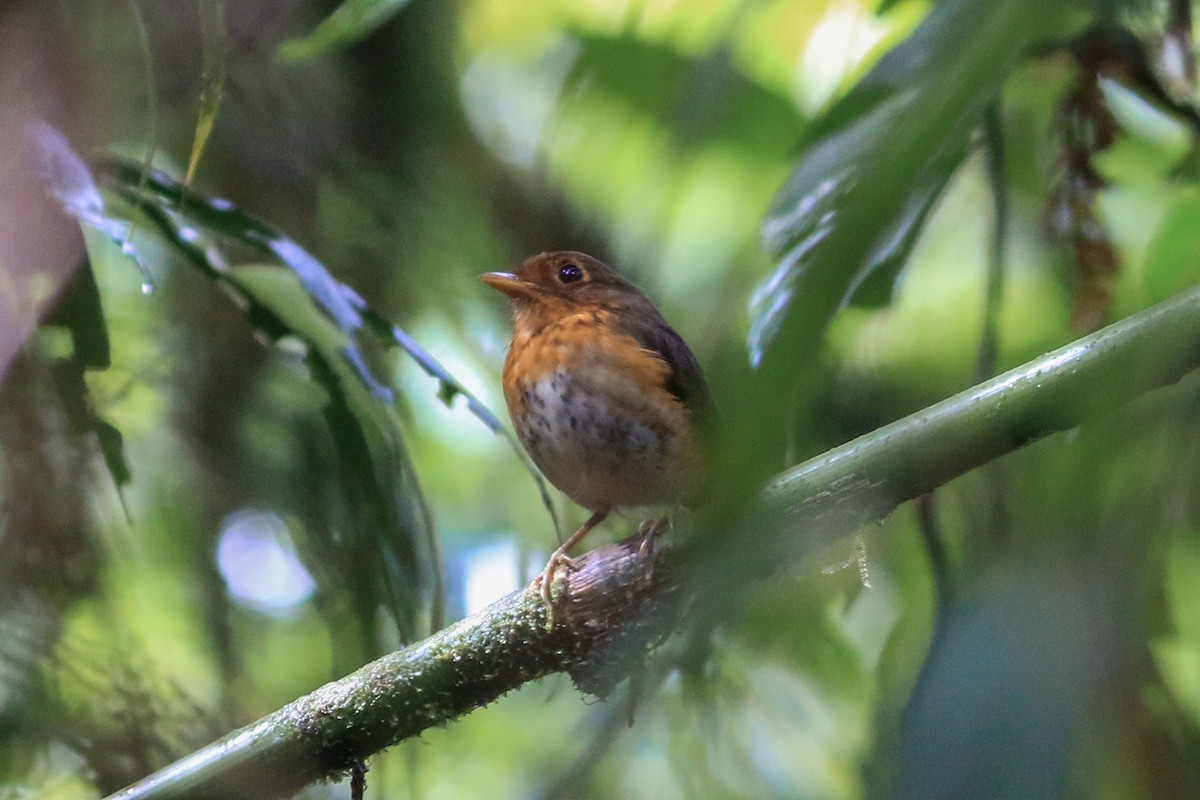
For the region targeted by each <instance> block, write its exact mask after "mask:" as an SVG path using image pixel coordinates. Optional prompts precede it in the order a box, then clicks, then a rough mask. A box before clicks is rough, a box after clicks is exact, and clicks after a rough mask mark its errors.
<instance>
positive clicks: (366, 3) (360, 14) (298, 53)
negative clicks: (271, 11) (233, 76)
mask: <svg viewBox="0 0 1200 800" xmlns="http://www.w3.org/2000/svg"><path fill="white" fill-rule="evenodd" d="M406 5H408V0H344V2H343V3H342V4H341V5H340V6H338V7H337V9H336V10H335V11H334V12H333V13H332V14H330V15H329V17H328V18H327V19H325V21H324V22H322V23H321V24H320V25H318V26H317V27H316V30H314V31H313V32H312V33H310V34H309V35H308V36H305V37H303V38H300V39H289V40H288V41H286V42H284V43H283V44H281V45H280V46H279V57H280V59H281V60H283V61H303V60H304V59H306V58H312V57H313V56H317V55H320V54H322V53H327V52H329V51H330V50H336V49H337V48H339V47H345V46H346V45H348V44H352V43H354V42H356V41H358V40H359V39H362V38H364V37H366V36H368V35H369V34H371V33H372V32H374V31H375V30H376V29H377V28H379V27H380V26H381V25H383V24H384V23H385V22H387V21H388V20H389V19H391V17H392V16H393V15H394V14H396V13H397V12H399V11H400V9H402V8H404V6H406Z"/></svg>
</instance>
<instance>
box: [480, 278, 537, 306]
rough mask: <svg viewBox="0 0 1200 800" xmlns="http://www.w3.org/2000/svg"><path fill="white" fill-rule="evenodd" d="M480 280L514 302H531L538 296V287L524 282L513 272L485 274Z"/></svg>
mask: <svg viewBox="0 0 1200 800" xmlns="http://www.w3.org/2000/svg"><path fill="white" fill-rule="evenodd" d="M479 278H480V279H481V280H482V281H483V282H484V283H486V284H487V285H488V286H490V287H492V288H493V289H495V290H496V291H498V292H504V293H505V294H506V295H508V296H509V297H511V298H512V299H513V300H530V299H533V297H535V296H536V294H537V287H535V286H534V285H533V284H532V283H529V282H528V281H523V280H521V279H520V278H518V277H517V276H516V275H514V274H513V273H511V272H485V273H483V274H482V275H480V276H479Z"/></svg>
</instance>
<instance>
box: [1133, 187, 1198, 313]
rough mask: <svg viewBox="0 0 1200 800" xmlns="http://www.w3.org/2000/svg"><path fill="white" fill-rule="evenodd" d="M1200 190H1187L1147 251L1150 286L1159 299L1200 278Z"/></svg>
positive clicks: (1151, 297) (1148, 283)
mask: <svg viewBox="0 0 1200 800" xmlns="http://www.w3.org/2000/svg"><path fill="white" fill-rule="evenodd" d="M1197 219H1200V190H1197V189H1195V188H1191V189H1188V190H1187V191H1185V192H1183V193H1182V194H1181V195H1180V197H1179V199H1178V200H1177V201H1176V203H1175V205H1174V207H1173V208H1172V209H1171V210H1170V211H1169V212H1168V213H1167V215H1166V219H1164V220H1163V222H1162V225H1161V226H1160V227H1159V230H1158V234H1157V236H1155V238H1154V241H1153V242H1151V244H1150V249H1149V251H1148V252H1147V254H1146V268H1145V274H1146V288H1147V289H1148V290H1149V292H1150V297H1149V300H1150V301H1152V302H1157V301H1159V300H1162V299H1164V298H1167V297H1170V296H1171V295H1173V294H1175V293H1176V292H1179V291H1182V290H1183V289H1186V288H1188V287H1190V286H1194V285H1195V284H1196V283H1197V281H1198V280H1200V226H1198V225H1197V224H1196V220H1197Z"/></svg>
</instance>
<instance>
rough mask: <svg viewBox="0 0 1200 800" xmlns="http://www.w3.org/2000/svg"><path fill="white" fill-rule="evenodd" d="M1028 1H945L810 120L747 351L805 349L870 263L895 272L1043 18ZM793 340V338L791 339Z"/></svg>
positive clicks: (780, 200) (777, 212) (770, 223)
mask: <svg viewBox="0 0 1200 800" xmlns="http://www.w3.org/2000/svg"><path fill="white" fill-rule="evenodd" d="M1042 8H1043V6H1041V5H1040V4H1037V3H1035V2H1033V0H1009V2H983V1H982V0H946V2H943V3H940V4H938V5H937V6H936V7H935V8H934V9H933V10H932V11H931V12H930V14H929V16H928V17H927V18H926V19H925V21H924V22H923V23H922V24H921V25H920V26H919V27H918V28H917V30H916V31H914V32H913V34H912V35H911V36H909V37H908V39H906V40H905V41H904V42H902V43H901V44H899V45H898V46H897V47H895V48H894V49H893V50H891V51H890V52H889V53H887V54H886V55H885V56H884V57H883V58H882V59H881V60H880V61H879V63H878V64H876V66H875V67H874V68H873V69H872V70H871V71H870V72H869V73H868V74H867V76H866V77H864V78H863V80H862V82H861V83H860V84H859V85H858V86H856V87H855V88H854V89H853V90H852V91H851V92H850V93H849V94H848V95H847V96H846V97H845V98H843V99H842V100H841V101H840V102H838V103H837V104H835V105H834V106H833V107H832V108H831V109H830V110H829V111H828V112H827V113H826V114H825V115H824V116H823V117H822V118H821V119H820V120H818V121H817V122H815V123H814V125H813V128H812V129H811V131H810V134H809V136H808V141H807V146H806V148H805V153H804V156H803V157H802V158H801V160H800V162H799V163H798V164H797V166H796V169H795V171H794V172H793V173H792V176H791V177H790V178H789V180H788V181H787V183H786V185H785V186H784V187H783V189H782V191H781V192H780V194H779V196H778V197H777V199H776V201H775V204H774V207H773V208H772V210H771V211H770V213H769V214H768V216H767V219H766V221H765V223H764V226H763V238H764V241H765V244H766V246H767V247H768V248H769V249H770V250H772V251H773V252H775V253H776V254H777V255H778V256H779V258H780V261H781V263H780V266H779V267H778V269H777V270H776V271H775V273H774V274H773V275H772V276H771V277H770V278H769V279H768V280H767V281H765V282H764V283H763V284H762V285H761V286H760V287H759V290H758V291H757V292H756V295H755V301H754V313H753V321H752V329H751V333H750V350H751V353H752V357H753V359H754V361H755V362H756V363H759V362H762V361H763V360H764V359H765V358H767V357H768V356H769V353H770V351H771V350H772V349H774V348H776V347H777V346H782V347H783V348H785V349H791V348H792V347H794V346H795V345H796V344H799V345H800V346H801V348H802V349H803V350H805V351H811V349H812V347H813V346H814V343H815V340H816V338H817V337H818V336H819V335H820V332H821V330H823V328H824V326H825V325H826V324H827V323H828V322H829V320H830V319H831V318H832V316H833V314H834V313H835V312H836V310H837V309H838V308H839V307H841V305H842V304H843V303H844V302H845V301H847V300H848V299H849V298H850V296H851V294H852V292H853V290H854V289H855V287H856V286H858V285H860V284H862V283H863V281H864V280H866V278H867V277H868V276H869V275H870V273H871V271H872V270H874V269H876V268H878V267H880V266H881V265H886V266H887V267H888V268H889V269H890V270H891V271H892V272H893V273H894V272H895V270H896V269H898V267H899V265H900V263H901V261H902V256H906V255H907V253H908V251H909V249H910V248H911V244H912V240H913V238H914V237H915V236H916V235H917V234H918V233H919V230H920V225H921V223H922V222H923V220H924V219H925V216H926V215H927V213H928V210H929V208H930V205H931V204H932V202H933V200H934V199H936V197H937V195H938V194H939V193H940V191H941V189H942V187H943V186H944V185H945V183H946V181H947V180H948V179H949V177H950V175H951V174H952V173H953V171H954V170H955V168H956V167H957V166H958V164H959V162H960V161H961V159H962V156H963V154H964V153H965V151H966V148H967V138H968V135H969V134H970V132H971V131H972V130H973V129H974V128H975V127H976V125H978V124H979V122H980V120H981V119H982V117H983V114H984V111H985V110H986V109H987V107H988V104H989V103H990V102H992V100H993V98H994V97H995V96H996V93H997V92H998V91H999V89H1000V86H1001V84H1002V83H1003V81H1004V78H1005V77H1006V76H1007V74H1008V72H1009V70H1010V69H1011V68H1012V66H1013V65H1014V64H1015V63H1016V61H1017V58H1018V56H1019V55H1020V53H1021V50H1022V48H1023V47H1024V46H1025V44H1026V42H1028V41H1029V39H1030V38H1031V36H1032V35H1033V33H1034V32H1035V31H1038V30H1039V29H1043V28H1044V27H1045V26H1046V24H1047V22H1048V21H1047V19H1046V18H1047V13H1046V12H1045V11H1044V10H1041V9H1042ZM797 340H798V341H797Z"/></svg>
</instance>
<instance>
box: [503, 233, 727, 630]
mask: <svg viewBox="0 0 1200 800" xmlns="http://www.w3.org/2000/svg"><path fill="white" fill-rule="evenodd" d="M480 277H481V279H482V280H483V282H484V283H485V284H487V285H488V286H490V287H491V288H493V289H496V290H498V291H500V292H502V293H503V294H505V295H507V296H508V298H509V300H510V301H511V305H512V315H513V334H512V341H511V343H510V344H509V348H508V355H507V356H506V357H505V360H504V369H503V373H502V383H503V387H504V399H505V402H506V403H507V405H508V412H509V416H510V417H511V419H512V423H513V428H514V430H515V432H516V435H517V439H518V440H519V441H520V442H521V444H522V446H523V447H524V448H525V451H526V452H527V453H528V454H529V456H530V458H531V459H532V460H533V463H534V464H535V465H536V466H537V468H538V469H539V470H540V471H541V473H542V474H543V475H544V476H545V477H546V479H547V480H548V481H549V482H550V483H551V484H553V485H554V486H555V487H556V488H557V489H558V490H559V491H561V492H562V493H563V494H565V495H566V496H567V497H569V498H570V499H571V500H573V501H574V502H576V503H578V504H579V505H581V506H583V507H584V508H585V509H587V510H589V511H591V512H592V514H591V516H590V517H589V518H588V519H587V521H586V522H584V523H583V525H582V526H581V527H580V528H579V529H578V530H577V531H575V533H573V534H572V535H571V536H570V537H568V538H567V540H566V541H565V542H563V543H562V545H561V546H560V547H559V548H558V549H557V550H555V551H554V553H553V555H551V557H550V560H549V562H548V563H547V564H546V568H545V570H543V572H542V574H541V577H540V581H541V595H542V599H543V601H544V603H545V605H546V607H547V608H548V609H550V613H551V620H552V619H553V605H552V603H551V593H550V586H551V582H552V580H553V578H554V573H555V570H556V569H557V568H558V567H559V566H562V565H565V566H566V567H567V568H568V569H570V568H571V567H572V566H573V562H572V560H571V559H570V558H569V557H568V555H567V553H568V551H570V549H571V548H573V547H575V546H576V545H577V544H579V543H580V542H581V541H583V539H584V538H585V537H586V536H587V535H588V533H590V532H591V531H592V529H594V528H595V527H596V526H597V525H599V524H600V523H601V522H603V521H604V519H605V518H606V517H608V516H609V515H610V514H616V515H620V516H637V515H639V514H640V515H646V514H655V513H658V512H660V511H662V510H666V511H667V512H671V511H675V510H678V509H680V508H684V507H690V506H692V505H694V504H695V503H696V502H698V500H699V496H698V495H699V494H700V493H701V488H702V483H703V477H704V474H705V469H704V462H705V460H706V459H705V457H704V443H705V440H706V437H705V431H706V430H708V429H709V426H710V425H711V424H712V421H713V419H714V411H713V402H712V396H711V393H710V392H709V389H708V385H707V383H706V382H705V380H704V374H703V372H702V371H701V368H700V364H699V362H698V361H697V360H696V356H695V355H694V354H693V353H692V350H691V348H689V347H688V345H687V343H686V342H685V341H684V340H683V337H682V336H680V335H679V334H678V333H677V332H676V331H675V329H674V328H672V327H671V326H670V325H669V324H668V323H667V321H666V320H665V319H664V318H663V316H662V314H661V313H660V312H659V310H658V308H656V307H655V305H654V303H652V302H651V301H650V300H649V299H648V298H647V297H646V296H645V295H644V294H642V292H641V291H639V290H638V289H637V287H636V286H634V285H633V284H632V283H630V282H629V281H628V280H626V279H625V278H623V277H622V276H621V275H619V274H618V273H617V272H616V271H614V270H613V269H612V268H610V267H609V266H607V265H606V264H604V263H603V262H602V261H600V260H599V259H596V258H593V257H591V256H589V255H586V254H584V253H580V252H575V251H556V252H547V253H541V254H539V255H535V256H532V257H530V258H528V259H526V260H525V261H524V262H523V263H522V264H521V266H520V267H519V268H518V269H517V270H516V272H488V273H485V274H483V275H481V276H480ZM643 518H644V516H643ZM664 519H665V520H667V521H669V516H667V517H665V518H664ZM661 527H662V526H661V525H659V524H658V523H651V524H649V525H647V524H643V526H642V530H643V533H644V534H646V535H647V536H648V537H649V536H652V535H653V534H654V533H656V532H657V531H658V530H660V529H661Z"/></svg>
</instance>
